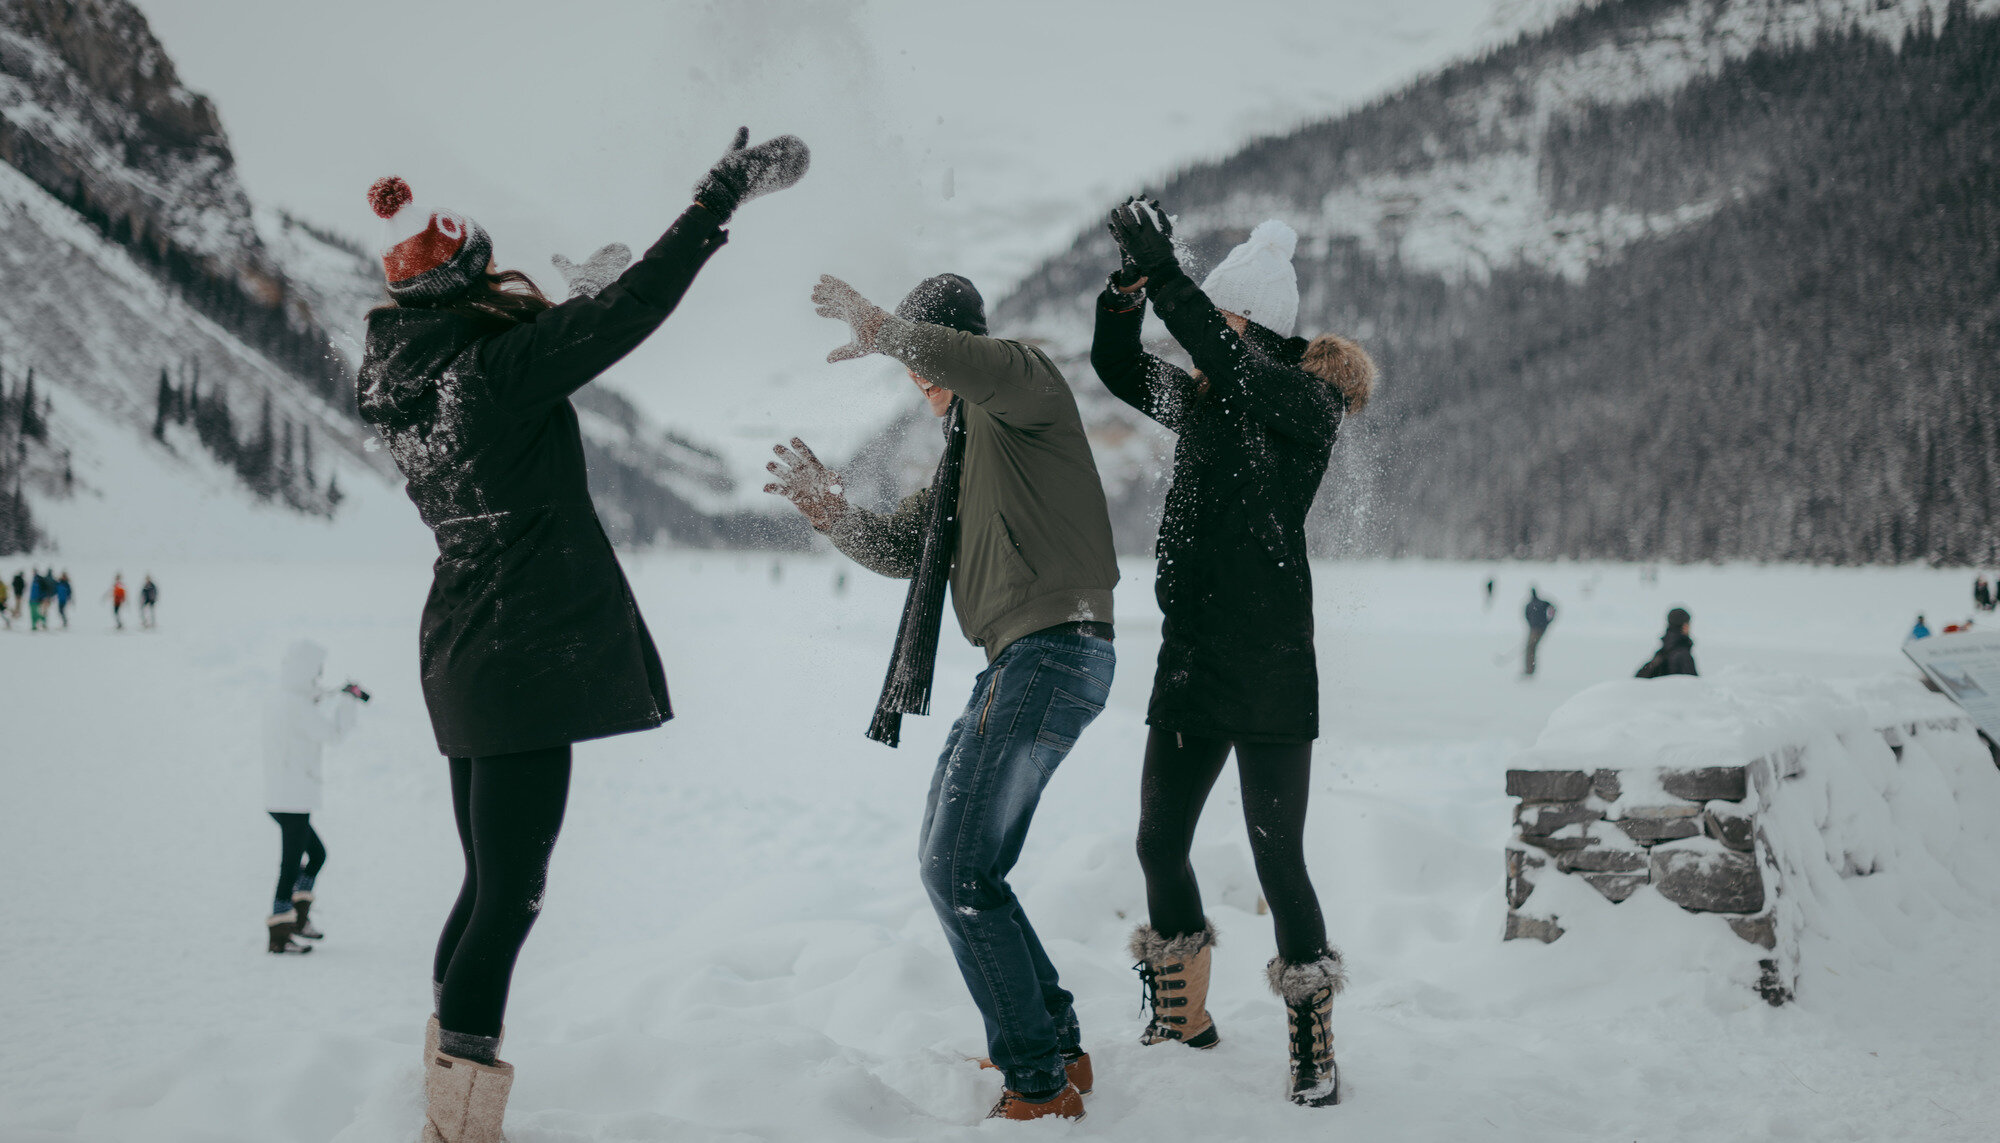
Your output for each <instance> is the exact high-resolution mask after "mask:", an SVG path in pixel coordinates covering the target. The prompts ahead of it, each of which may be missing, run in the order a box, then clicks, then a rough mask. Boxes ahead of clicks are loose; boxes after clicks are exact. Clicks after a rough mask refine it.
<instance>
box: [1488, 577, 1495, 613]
mask: <svg viewBox="0 0 2000 1143" xmlns="http://www.w3.org/2000/svg"><path fill="white" fill-rule="evenodd" d="M1493 586H1494V585H1493V577H1492V576H1487V577H1486V610H1488V611H1491V610H1493Z"/></svg>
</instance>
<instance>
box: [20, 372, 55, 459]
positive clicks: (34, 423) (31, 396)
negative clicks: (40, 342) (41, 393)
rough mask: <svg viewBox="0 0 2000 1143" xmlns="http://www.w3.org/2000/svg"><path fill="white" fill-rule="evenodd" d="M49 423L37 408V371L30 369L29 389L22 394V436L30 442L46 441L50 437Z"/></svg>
mask: <svg viewBox="0 0 2000 1143" xmlns="http://www.w3.org/2000/svg"><path fill="white" fill-rule="evenodd" d="M48 433H49V426H48V423H47V422H45V421H44V420H43V419H42V415H41V412H40V410H38V409H37V408H36V407H35V370H34V367H33V366H30V367H29V369H28V384H27V388H25V389H23V390H22V392H21V436H22V437H23V438H25V439H28V440H37V441H38V440H44V439H46V438H47V437H48Z"/></svg>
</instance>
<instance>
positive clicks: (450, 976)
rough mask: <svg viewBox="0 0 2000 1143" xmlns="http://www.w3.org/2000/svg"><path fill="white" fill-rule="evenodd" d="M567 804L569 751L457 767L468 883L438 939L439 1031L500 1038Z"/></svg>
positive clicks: (454, 797)
mask: <svg viewBox="0 0 2000 1143" xmlns="http://www.w3.org/2000/svg"><path fill="white" fill-rule="evenodd" d="M568 801H569V747H567V746H558V747H554V748H552V749H549V750H532V751H529V752H527V753H525V754H501V755H496V756H494V757H491V758H453V759H452V760H451V808H452V813H453V814H454V815H455V816H456V817H457V818H458V844H459V847H460V848H461V849H463V850H464V851H465V884H464V885H463V886H462V887H461V888H460V889H459V891H458V902H457V903H456V904H454V905H453V906H452V907H451V915H450V916H448V917H446V918H445V922H444V932H443V933H442V934H441V935H439V937H438V947H437V959H436V961H434V962H433V966H432V969H431V979H432V980H433V981H435V982H438V983H440V984H442V985H443V988H442V989H441V991H440V992H439V994H438V1024H439V1025H440V1026H442V1027H443V1028H444V1029H446V1030H447V1031H452V1032H458V1033H461V1034H464V1035H468V1036H498V1035H499V1034H500V1021H501V1017H502V1016H504V1015H505V1014H506V1011H507V986H508V984H509V983H510V982H511V981H512V979H513V976H514V958H515V957H517V956H519V955H520V953H521V945H522V944H523V942H525V941H526V940H527V939H528V930H529V929H531V928H533V927H534V924H535V918H536V917H537V916H539V915H540V914H541V911H542V889H543V887H544V885H545V884H546V883H547V880H548V873H549V855H550V853H552V852H553V851H554V850H555V845H556V834H557V833H558V832H559V831H560V830H561V829H562V819H563V807H564V805H565V804H566V803H567V802H568Z"/></svg>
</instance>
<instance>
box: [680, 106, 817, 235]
mask: <svg viewBox="0 0 2000 1143" xmlns="http://www.w3.org/2000/svg"><path fill="white" fill-rule="evenodd" d="M811 162H812V152H811V151H809V150H807V149H806V144H805V140H803V139H801V138H799V137H798V136H797V135H780V136H778V137H777V138H775V139H766V140H765V141H764V142H762V143H759V144H757V145H756V146H754V147H752V146H750V128H748V127H738V128H737V129H736V139H735V140H734V141H733V142H731V143H730V145H729V149H728V150H727V151H724V152H723V153H722V158H720V159H717V160H716V161H715V165H714V166H712V167H710V168H709V169H708V173H707V174H705V175H703V176H702V177H701V181H700V182H698V183H696V184H695V185H694V200H695V201H696V202H698V203H700V204H701V205H703V206H704V207H707V208H708V210H709V211H710V212H711V213H713V214H714V215H716V216H717V217H719V218H721V219H722V220H723V221H724V222H727V221H729V216H730V215H732V214H735V213H736V208H737V207H739V206H742V205H743V204H744V203H746V202H749V201H750V200H751V199H753V198H756V197H758V196H760V195H767V194H770V193H771V192H772V191H779V190H784V189H785V188H786V187H788V186H791V185H792V184H794V183H796V182H798V181H799V180H800V179H802V178H804V177H806V167H807V166H808V165H810V164H811Z"/></svg>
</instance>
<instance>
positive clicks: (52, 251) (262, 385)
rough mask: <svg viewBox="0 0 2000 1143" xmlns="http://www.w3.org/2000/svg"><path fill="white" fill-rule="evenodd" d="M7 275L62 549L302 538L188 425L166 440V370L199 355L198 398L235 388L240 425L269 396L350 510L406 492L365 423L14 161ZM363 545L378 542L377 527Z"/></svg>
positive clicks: (7, 361) (3, 319)
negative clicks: (158, 433)
mask: <svg viewBox="0 0 2000 1143" xmlns="http://www.w3.org/2000/svg"><path fill="white" fill-rule="evenodd" d="M0 281H4V282H6V283H7V286H6V287H5V289H4V296H5V300H6V304H5V305H4V306H0V364H4V366H5V368H6V370H7V372H8V374H9V375H10V376H11V377H12V378H13V379H14V381H13V385H14V387H16V388H18V387H19V386H20V384H21V381H20V378H21V377H22V376H23V375H24V374H25V372H26V371H27V369H29V368H30V367H32V368H33V369H34V370H35V382H36V386H37V390H38V392H39V393H41V394H44V395H47V396H48V397H49V399H50V400H51V401H52V402H53V408H52V411H51V414H50V416H49V418H48V421H49V431H50V437H51V439H50V441H49V442H48V444H47V445H45V446H40V445H38V446H36V447H35V449H34V451H33V454H32V455H31V465H30V467H31V470H34V469H39V470H40V479H39V480H37V481H36V482H35V484H34V485H32V486H31V491H30V501H31V503H32V504H33V507H34V511H35V515H36V518H37V520H38V522H39V524H40V526H41V529H42V531H43V532H44V533H46V534H47V536H48V537H49V539H50V541H51V543H52V545H53V547H54V548H55V549H56V550H59V551H61V552H63V553H65V554H81V553H89V554H110V553H113V552H117V551H130V552H133V553H135V554H137V553H144V552H150V551H155V550H160V551H189V552H196V551H200V550H203V549H204V548H205V547H208V546H213V547H215V548H217V549H218V550H229V551H235V552H244V551H248V550H265V551H277V550H282V545H283V544H284V543H288V542H289V541H288V540H281V539H280V537H279V535H278V533H274V532H273V531H272V530H271V529H272V517H274V516H282V515H285V513H282V512H278V511H276V510H266V509H263V508H261V507H260V506H259V505H258V503H257V497H256V496H255V495H254V494H253V493H252V492H250V490H249V489H248V488H246V487H245V486H244V485H243V482H242V481H241V480H240V479H239V478H238V477H237V475H236V474H235V473H234V472H232V471H231V470H230V469H228V468H227V467H225V466H224V465H223V464H222V463H221V462H220V461H218V460H217V459H216V458H215V457H214V456H213V455H211V454H210V453H209V452H208V451H207V450H206V449H204V448H203V446H202V445H201V444H200V443H199V442H198V441H197V440H196V438H195V436H194V434H193V432H192V431H191V430H190V429H189V428H187V427H186V426H183V425H180V424H169V425H167V426H165V428H164V432H163V435H164V437H165V439H164V440H156V439H155V438H154V437H153V435H152V428H153V426H154V422H155V419H156V417H157V413H158V402H157V394H158V385H159V380H160V376H161V371H162V370H163V369H167V370H171V371H173V373H174V374H175V376H176V377H177V378H184V377H185V376H186V375H187V368H186V367H187V365H188V363H190V362H199V368H200V390H199V391H200V392H201V393H202V394H204V395H209V396H211V398H212V397H213V395H215V394H218V393H219V394H223V395H224V396H225V399H226V400H227V401H228V402H229V404H230V407H231V409H232V411H233V414H234V416H235V418H236V420H237V422H238V424H245V423H254V419H255V418H256V417H257V416H258V413H259V410H260V408H261V406H262V404H263V403H264V401H266V400H267V399H268V401H269V402H270V405H271V408H272V411H273V414H274V417H275V418H276V419H277V420H278V421H279V423H284V422H290V423H292V424H294V425H296V426H299V427H300V428H301V429H303V430H304V431H306V432H309V433H310V435H311V438H312V440H313V441H314V447H315V448H316V460H315V469H316V471H315V472H314V474H313V476H314V480H315V481H316V482H318V483H319V484H320V485H322V486H323V485H324V484H325V482H326V481H327V480H329V479H330V478H332V477H334V476H335V475H336V474H338V475H339V476H340V477H341V479H342V484H343V485H344V490H345V491H346V492H347V493H348V494H349V496H350V502H349V503H348V504H347V505H346V507H345V508H344V509H343V510H342V512H341V515H342V516H343V517H344V515H345V514H346V513H347V512H349V511H353V510H357V509H358V508H359V507H360V505H361V503H362V502H363V501H371V500H373V499H377V498H388V497H392V496H394V495H395V492H394V488H393V486H391V485H390V484H389V483H388V482H387V481H386V480H385V479H384V477H383V475H382V467H383V465H382V461H381V458H380V457H379V456H370V455H369V454H368V453H367V452H365V451H364V449H363V447H362V435H361V433H360V432H359V428H358V426H357V425H356V424H355V422H353V421H352V420H351V419H349V418H348V417H347V416H345V415H344V414H343V413H342V412H341V411H340V410H339V409H338V408H337V407H335V406H333V405H332V404H330V403H329V402H327V401H325V400H324V399H322V398H320V397H319V396H317V395H316V394H314V393H312V392H311V391H310V390H309V389H308V388H307V387H306V386H304V385H302V384H300V382H299V380H298V378H297V377H296V376H294V375H292V374H291V373H289V372H287V371H286V370H284V369H282V368H280V367H279V366H278V365H276V364H275V363H274V362H272V361H271V360H270V358H268V357H266V356H265V355H263V354H261V353H259V352H257V351H255V350H253V349H251V348H249V347H248V346H246V345H244V344H243V343H242V341H241V340H239V339H238V338H236V337H234V336H233V335H232V334H231V333H229V332H228V331H227V330H225V329H223V328H221V327H220V326H219V325H217V324H216V323H215V322H214V321H212V320H210V319H209V318H207V317H206V316H204V315H202V314H200V313H199V312H197V311H196V310H195V309H194V308H193V307H192V306H191V305H190V304H189V303H188V302H187V301H186V300H185V299H184V298H183V297H182V296H181V295H180V293H179V291H177V290H175V289H172V288H170V287H168V286H166V285H164V284H162V283H161V282H160V281H159V280H158V279H157V278H156V277H154V276H153V275H152V274H151V273H150V272H149V271H148V268H147V267H145V266H142V265H141V264H139V263H138V262H137V261H135V260H134V259H133V258H132V257H131V256H130V254H129V253H128V252H127V251H125V250H123V249H121V248H119V247H117V246H115V245H113V244H111V243H109V242H107V241H105V240H104V239H103V238H102V237H101V236H99V235H98V234H97V233H96V231H95V230H94V229H93V228H92V227H90V226H89V225H88V224H87V223H85V222H84V220H83V219H81V218H80V217H78V216H77V214H76V213H75V212H74V211H73V210H71V209H69V208H68V207H67V206H66V205H64V204H63V203H61V202H58V201H57V200H56V199H54V198H53V197H52V196H50V195H49V194H48V193H47V192H46V191H43V190H42V189H41V188H40V187H38V186H35V185H34V184H33V183H32V182H30V181H29V180H28V179H27V178H26V177H25V176H23V175H22V174H21V173H20V172H18V171H16V170H14V169H13V168H12V167H8V166H5V165H0ZM58 456H60V457H62V458H63V459H66V460H68V461H69V463H70V465H71V467H72V471H73V476H74V482H73V484H72V485H71V487H69V488H67V489H65V488H64V487H63V485H62V484H61V483H59V482H57V481H56V480H55V479H54V477H55V472H56V471H57V469H56V465H55V463H54V461H55V458H56V457H58ZM37 458H39V459H37ZM354 497H359V498H360V499H359V500H355V499H353V498H354ZM315 526H321V525H315ZM280 531H281V532H282V531H284V529H280ZM260 537H262V540H260ZM264 541H268V546H266V545H265V544H264ZM354 542H355V543H356V544H357V545H359V546H361V547H363V548H366V547H367V546H368V545H369V544H370V543H372V542H373V540H372V539H371V538H370V536H369V532H368V530H367V529H363V530H362V531H361V532H358V533H357V534H356V535H355V537H354Z"/></svg>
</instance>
